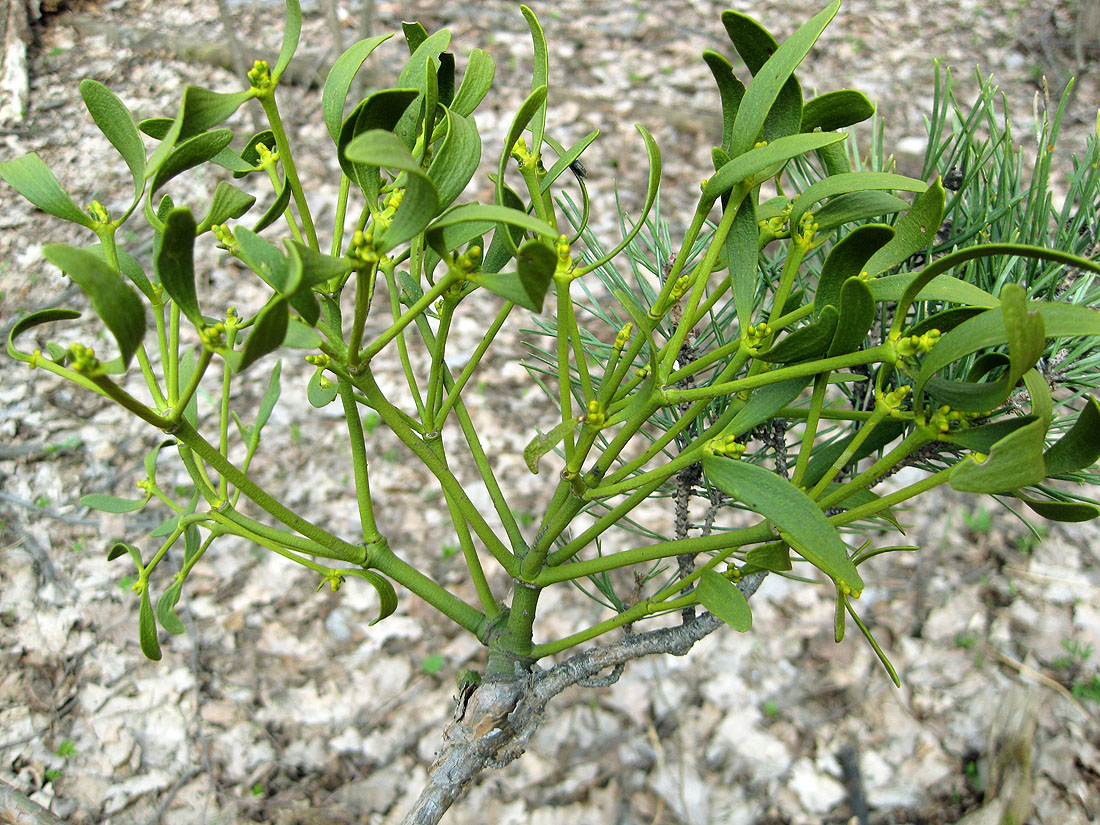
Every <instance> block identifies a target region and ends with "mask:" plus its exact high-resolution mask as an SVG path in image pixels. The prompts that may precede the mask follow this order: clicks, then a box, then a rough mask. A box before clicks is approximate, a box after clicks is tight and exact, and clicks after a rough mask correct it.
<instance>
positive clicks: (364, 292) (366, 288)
mask: <svg viewBox="0 0 1100 825" xmlns="http://www.w3.org/2000/svg"><path fill="white" fill-rule="evenodd" d="M377 271H378V264H377V263H372V264H371V265H370V269H369V270H368V271H366V272H364V271H363V270H361V269H360V270H356V272H355V316H354V320H353V321H352V323H351V339H350V340H349V341H348V366H349V367H351V368H352V369H354V368H355V367H356V366H357V365H358V364H359V347H360V346H362V344H363V330H364V329H366V326H367V313H368V312H369V311H370V299H371V293H372V292H373V291H374V289H373V287H374V274H375V272H377Z"/></svg>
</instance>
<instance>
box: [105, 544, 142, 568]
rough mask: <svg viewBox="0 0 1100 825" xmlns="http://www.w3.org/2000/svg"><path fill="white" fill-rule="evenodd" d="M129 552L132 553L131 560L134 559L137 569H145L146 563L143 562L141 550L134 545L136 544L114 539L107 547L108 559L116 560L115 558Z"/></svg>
mask: <svg viewBox="0 0 1100 825" xmlns="http://www.w3.org/2000/svg"><path fill="white" fill-rule="evenodd" d="M127 553H129V554H130V559H131V561H133V563H134V565H135V566H136V567H137V569H138V570H143V569H144V565H143V564H142V563H141V551H140V550H138V549H137V548H136V547H134V545H132V544H127V543H126V542H124V541H122V540H118V541H113V542H111V544H110V545H109V546H108V547H107V561H114V560H115V559H117V558H119V557H121V556H124V555H126V554H127Z"/></svg>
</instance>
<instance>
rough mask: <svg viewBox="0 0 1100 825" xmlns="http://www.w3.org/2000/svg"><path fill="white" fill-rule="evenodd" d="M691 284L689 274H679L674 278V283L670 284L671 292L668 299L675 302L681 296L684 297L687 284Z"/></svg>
mask: <svg viewBox="0 0 1100 825" xmlns="http://www.w3.org/2000/svg"><path fill="white" fill-rule="evenodd" d="M690 284H691V276H690V275H681V276H680V277H679V278H677V279H676V283H674V284H673V285H672V292H671V293H670V294H669V296H668V297H669V300H670V302H671V303H673V304H675V303H676V302H677V301H679V300H680V299H681V298H683V297H684V293H685V292H687V290H688V286H689V285H690Z"/></svg>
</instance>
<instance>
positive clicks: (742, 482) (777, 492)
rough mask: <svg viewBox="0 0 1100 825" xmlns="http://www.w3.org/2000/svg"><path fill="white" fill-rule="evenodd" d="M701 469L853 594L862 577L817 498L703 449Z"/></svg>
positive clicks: (766, 472) (759, 469)
mask: <svg viewBox="0 0 1100 825" xmlns="http://www.w3.org/2000/svg"><path fill="white" fill-rule="evenodd" d="M703 472H704V473H705V474H706V477H707V478H708V479H709V480H710V481H711V483H712V484H714V486H716V487H717V488H718V489H719V490H721V491H722V492H723V493H725V494H726V495H728V496H732V497H733V498H735V499H737V500H738V501H740V502H742V503H743V504H745V505H746V506H747V507H748V508H749V509H750V510H752V511H753V512H755V513H758V514H759V515H761V516H763V517H764V518H766V519H768V520H769V521H771V522H772V523H774V524H775V526H776V527H778V528H779V530H780V531H781V533H780V536H781V538H783V540H784V541H786V542H788V543H789V544H790V545H791V547H793V548H794V549H795V550H797V551H798V553H799V554H800V555H801V556H802V557H803V558H804V559H806V561H808V562H809V563H810V564H812V565H813V566H814V567H816V568H817V569H818V570H820V571H821V572H822V573H824V574H825V575H826V576H828V577H829V578H830V579H832V580H833V581H834V582H836V583H837V585H839V586H842V587H847V588H848V589H849V590H850V591H851V595H852V596H854V597H858V596H859V594H860V592H862V590H863V579H861V578H860V576H859V572H858V571H857V570H856V566H855V565H854V564H853V563H852V561H851V559H849V558H848V548H847V547H845V545H844V542H843V541H842V540H841V538H840V534H839V533H837V531H836V528H835V527H834V526H833V525H832V523H831V522H830V521H829V520H828V519H827V518H826V517H825V514H824V513H823V512H821V509H820V508H819V507H818V506H817V504H816V503H815V502H814V501H813V499H811V498H810V497H809V496H808V495H806V493H804V492H803V491H802V490H800V489H798V488H797V487H795V486H794V485H793V484H791V483H790V482H789V481H787V480H786V479H784V478H781V477H780V476H778V475H776V474H775V473H773V472H770V471H769V470H767V469H765V468H764V467H759V466H757V465H755V464H749V463H748V462H747V461H738V460H734V459H730V458H721V457H718V456H714V455H708V456H706V457H705V458H704V459H703Z"/></svg>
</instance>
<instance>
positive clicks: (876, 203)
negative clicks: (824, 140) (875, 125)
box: [814, 146, 909, 235]
mask: <svg viewBox="0 0 1100 825" xmlns="http://www.w3.org/2000/svg"><path fill="white" fill-rule="evenodd" d="M827 148H828V149H832V148H834V147H833V146H829V147H827ZM908 208H909V204H908V203H907V202H906V201H903V200H902V199H901V198H899V197H898V196H897V195H890V194H888V193H886V192H878V191H875V190H873V189H871V190H866V191H863V192H851V193H849V194H847V195H837V196H836V197H835V198H833V199H832V200H830V201H829V202H828V203H826V204H825V205H824V206H821V207H820V208H819V209H818V210H817V211H816V212H815V213H814V220H816V221H817V232H818V235H824V234H826V233H829V232H832V231H833V230H834V229H836V228H837V227H839V226H843V225H844V224H846V223H851V222H853V221H865V220H869V219H871V218H881V217H883V216H884V215H893V214H894V213H896V212H901V211H902V210H904V209H908Z"/></svg>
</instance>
